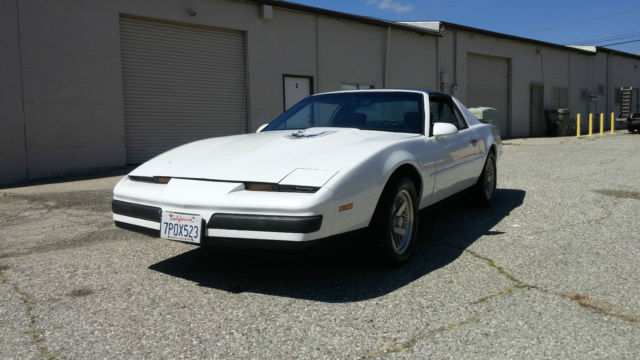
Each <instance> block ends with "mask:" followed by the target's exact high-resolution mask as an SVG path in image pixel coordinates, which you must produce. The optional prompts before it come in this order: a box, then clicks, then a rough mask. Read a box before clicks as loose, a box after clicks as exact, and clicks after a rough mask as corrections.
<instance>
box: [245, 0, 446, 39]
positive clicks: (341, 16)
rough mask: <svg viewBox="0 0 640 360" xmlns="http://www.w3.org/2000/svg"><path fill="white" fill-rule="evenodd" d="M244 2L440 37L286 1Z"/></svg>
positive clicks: (420, 30)
mask: <svg viewBox="0 0 640 360" xmlns="http://www.w3.org/2000/svg"><path fill="white" fill-rule="evenodd" d="M244 1H247V2H252V3H256V4H259V5H270V6H274V7H279V8H282V9H288V10H296V11H301V12H306V13H312V14H318V15H325V16H329V17H334V18H339V19H345V20H352V21H357V22H361V23H364V24H368V25H376V26H381V27H386V28H393V29H401V30H407V31H411V32H415V33H419V34H423V35H432V36H438V37H442V34H441V33H440V32H439V31H434V30H430V29H425V28H419V27H416V26H411V25H405V24H402V23H399V22H395V21H388V20H382V19H378V18H373V17H368V16H360V15H354V14H349V13H344V12H340V11H334V10H327V9H322V8H318V7H314V6H308V5H301V4H296V3H292V2H288V1H280V0H244Z"/></svg>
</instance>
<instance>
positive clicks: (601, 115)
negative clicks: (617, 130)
mask: <svg viewBox="0 0 640 360" xmlns="http://www.w3.org/2000/svg"><path fill="white" fill-rule="evenodd" d="M600 135H604V113H600Z"/></svg>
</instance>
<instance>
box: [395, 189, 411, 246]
mask: <svg viewBox="0 0 640 360" xmlns="http://www.w3.org/2000/svg"><path fill="white" fill-rule="evenodd" d="M413 216H414V209H413V202H412V201H411V195H410V194H409V192H408V191H407V190H404V189H403V190H402V191H400V192H399V193H398V194H397V195H396V198H395V200H394V201H393V210H392V212H391V219H390V220H391V229H390V231H391V240H392V242H391V243H392V245H393V249H394V250H395V252H396V253H397V254H403V253H404V252H405V251H406V250H407V248H408V247H409V244H410V243H411V236H412V234H413Z"/></svg>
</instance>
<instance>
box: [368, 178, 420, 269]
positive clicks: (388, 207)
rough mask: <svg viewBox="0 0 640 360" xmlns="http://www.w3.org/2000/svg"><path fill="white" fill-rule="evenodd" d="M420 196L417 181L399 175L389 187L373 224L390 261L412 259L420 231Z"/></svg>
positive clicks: (386, 257)
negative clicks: (415, 182)
mask: <svg viewBox="0 0 640 360" xmlns="http://www.w3.org/2000/svg"><path fill="white" fill-rule="evenodd" d="M418 219H419V208H418V195H417V191H416V187H415V185H414V184H413V182H412V181H411V180H410V179H409V178H406V177H402V178H398V179H397V180H395V181H394V182H392V183H390V184H389V186H388V187H387V188H386V189H385V191H384V193H383V194H382V197H381V198H380V202H379V203H378V206H377V208H376V212H375V214H374V216H373V221H372V224H371V230H373V231H372V233H373V236H375V237H377V240H378V246H379V248H380V251H381V255H382V258H383V260H384V262H385V263H386V264H389V265H394V266H397V265H401V264H403V263H405V262H406V261H407V259H409V256H410V255H411V252H412V251H413V247H414V246H415V242H416V237H417V232H418Z"/></svg>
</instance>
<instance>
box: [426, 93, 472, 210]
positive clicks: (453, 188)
mask: <svg viewBox="0 0 640 360" xmlns="http://www.w3.org/2000/svg"><path fill="white" fill-rule="evenodd" d="M429 110H430V118H431V119H430V120H431V124H430V127H431V130H432V129H433V124H435V123H438V122H444V123H449V124H452V125H454V126H455V127H456V128H457V129H458V133H456V134H453V135H449V136H443V137H441V138H436V139H434V140H435V142H436V149H437V152H438V161H437V164H436V172H435V173H434V176H435V185H434V190H433V195H434V201H438V200H441V199H444V198H446V197H449V196H451V195H453V194H455V193H457V192H459V191H461V190H463V189H465V188H467V187H469V186H471V185H473V183H474V181H475V170H474V162H475V161H477V160H478V158H479V157H480V156H479V150H478V139H476V134H475V132H474V130H473V129H471V128H469V126H468V124H467V122H466V120H465V119H464V117H463V116H462V115H461V113H460V110H459V109H458V108H457V106H456V105H455V104H454V103H453V101H452V99H451V97H450V96H446V95H430V96H429ZM430 135H431V136H433V131H430Z"/></svg>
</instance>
